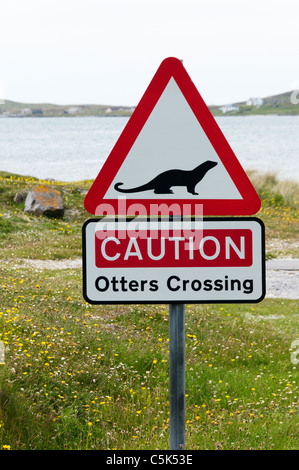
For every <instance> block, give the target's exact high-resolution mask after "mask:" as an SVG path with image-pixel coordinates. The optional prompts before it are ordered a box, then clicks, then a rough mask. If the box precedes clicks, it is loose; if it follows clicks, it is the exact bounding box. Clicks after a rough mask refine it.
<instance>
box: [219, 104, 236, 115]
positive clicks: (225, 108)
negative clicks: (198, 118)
mask: <svg viewBox="0 0 299 470" xmlns="http://www.w3.org/2000/svg"><path fill="white" fill-rule="evenodd" d="M220 110H221V111H222V112H223V113H230V112H231V111H239V106H237V105H236V104H226V105H224V106H221V108H220Z"/></svg>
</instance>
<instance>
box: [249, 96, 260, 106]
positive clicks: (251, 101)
mask: <svg viewBox="0 0 299 470" xmlns="http://www.w3.org/2000/svg"><path fill="white" fill-rule="evenodd" d="M263 103H264V100H263V98H249V100H247V101H246V104H247V106H262V104H263Z"/></svg>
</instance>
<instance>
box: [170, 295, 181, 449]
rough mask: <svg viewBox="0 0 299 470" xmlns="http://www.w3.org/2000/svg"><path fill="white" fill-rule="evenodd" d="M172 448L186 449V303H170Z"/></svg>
mask: <svg viewBox="0 0 299 470" xmlns="http://www.w3.org/2000/svg"><path fill="white" fill-rule="evenodd" d="M169 395H170V398H169V405H170V418H169V426H170V449H171V450H184V449H185V305H184V304H170V305H169Z"/></svg>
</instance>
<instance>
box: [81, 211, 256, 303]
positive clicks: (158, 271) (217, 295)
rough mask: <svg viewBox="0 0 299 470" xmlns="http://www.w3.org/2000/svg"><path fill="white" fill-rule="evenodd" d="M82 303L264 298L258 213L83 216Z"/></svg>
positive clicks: (250, 300)
mask: <svg viewBox="0 0 299 470" xmlns="http://www.w3.org/2000/svg"><path fill="white" fill-rule="evenodd" d="M83 293H84V298H85V300H86V301H87V302H89V303H94V304H97V303H99V304H104V303H111V304H113V303H171V302H175V303H186V302H187V303H244V302H259V301H261V300H262V299H263V298H264V296H265V230H264V225H263V222H262V221H261V220H259V219H257V218H253V217H251V218H245V217H242V218H207V219H197V220H191V219H190V220H188V221H186V219H184V220H168V219H167V220H163V221H150V220H144V219H138V218H137V219H132V220H118V221H114V220H112V221H111V219H110V220H109V219H108V218H103V219H90V220H88V221H87V222H85V224H84V226H83Z"/></svg>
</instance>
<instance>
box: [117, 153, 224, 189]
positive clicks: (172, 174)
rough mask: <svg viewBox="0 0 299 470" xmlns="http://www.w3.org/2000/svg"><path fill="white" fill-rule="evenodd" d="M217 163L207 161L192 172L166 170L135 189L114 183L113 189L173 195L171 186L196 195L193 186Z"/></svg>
mask: <svg viewBox="0 0 299 470" xmlns="http://www.w3.org/2000/svg"><path fill="white" fill-rule="evenodd" d="M216 165H217V162H212V161H211V160H207V161H206V162H204V163H202V164H201V165H198V166H197V167H196V168H194V170H167V171H163V173H160V174H159V175H158V176H156V177H155V178H154V179H152V180H151V181H149V182H148V183H146V184H143V185H142V186H137V187H136V188H130V189H122V188H120V186H121V185H123V184H124V183H116V184H115V185H114V188H115V189H116V191H119V192H121V193H137V192H140V191H148V190H151V189H152V190H154V193H155V194H173V191H172V189H170V188H171V187H172V186H186V188H187V191H188V193H191V194H194V195H196V194H198V193H196V192H195V186H196V185H197V183H199V182H200V181H201V180H202V179H203V177H204V176H205V174H206V173H207V172H208V171H209V170H211V168H214V166H216Z"/></svg>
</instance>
